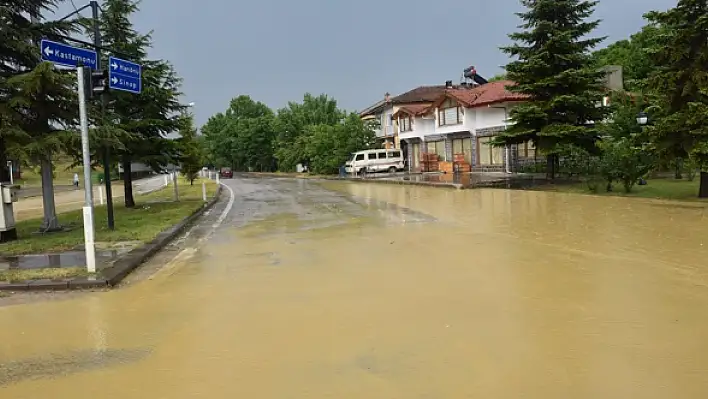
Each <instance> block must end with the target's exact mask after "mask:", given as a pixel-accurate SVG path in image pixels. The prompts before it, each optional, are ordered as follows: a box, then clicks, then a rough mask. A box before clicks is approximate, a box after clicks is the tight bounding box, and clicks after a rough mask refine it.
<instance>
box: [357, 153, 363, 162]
mask: <svg viewBox="0 0 708 399" xmlns="http://www.w3.org/2000/svg"><path fill="white" fill-rule="evenodd" d="M363 160H364V154H359V155H357V156H356V161H363Z"/></svg>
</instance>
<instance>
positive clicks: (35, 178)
mask: <svg viewBox="0 0 708 399" xmlns="http://www.w3.org/2000/svg"><path fill="white" fill-rule="evenodd" d="M83 170H84V169H83V167H82V166H81V165H78V166H76V167H71V160H69V159H68V157H59V158H58V159H56V160H55V161H54V184H55V185H61V186H63V185H71V184H72V182H73V180H74V173H78V175H79V178H80V179H81V180H83V179H84V172H83ZM101 171H103V170H101ZM15 184H19V185H21V186H22V187H41V186H42V176H41V175H40V174H39V167H28V166H25V167H23V168H22V179H18V180H16V181H15Z"/></svg>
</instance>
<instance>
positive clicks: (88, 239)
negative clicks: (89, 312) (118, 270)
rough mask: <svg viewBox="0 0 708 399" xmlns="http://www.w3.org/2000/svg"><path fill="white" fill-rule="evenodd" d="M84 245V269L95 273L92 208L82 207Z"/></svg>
mask: <svg viewBox="0 0 708 399" xmlns="http://www.w3.org/2000/svg"><path fill="white" fill-rule="evenodd" d="M84 243H85V246H86V269H87V270H88V272H89V273H96V243H95V239H94V236H93V208H92V207H90V206H85V207H84Z"/></svg>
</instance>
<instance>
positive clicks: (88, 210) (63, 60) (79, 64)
mask: <svg viewBox="0 0 708 399" xmlns="http://www.w3.org/2000/svg"><path fill="white" fill-rule="evenodd" d="M40 51H41V53H42V60H43V61H49V62H52V63H54V64H58V65H64V66H69V67H76V72H77V80H78V84H79V119H80V121H81V150H82V153H83V163H84V197H85V203H84V208H83V211H84V246H85V247H86V268H87V269H88V271H89V272H91V273H94V272H96V247H95V242H94V226H93V191H92V187H91V153H90V152H89V138H88V113H87V110H86V89H87V88H86V82H87V80H86V79H85V77H86V75H87V74H88V78H89V79H88V82H90V81H91V80H90V76H91V69H96V66H97V65H98V56H97V54H96V52H95V51H93V50H86V49H83V48H79V47H73V46H69V45H66V44H63V43H57V42H53V41H51V40H47V39H42V42H41V45H40Z"/></svg>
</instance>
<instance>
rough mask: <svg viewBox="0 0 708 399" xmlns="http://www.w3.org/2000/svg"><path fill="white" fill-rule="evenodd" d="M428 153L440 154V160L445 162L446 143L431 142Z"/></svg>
mask: <svg viewBox="0 0 708 399" xmlns="http://www.w3.org/2000/svg"><path fill="white" fill-rule="evenodd" d="M427 144H428V153H430V154H438V159H439V160H445V142H444V141H429V142H428V143H427Z"/></svg>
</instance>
